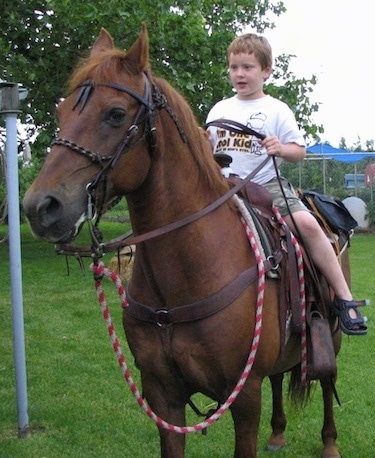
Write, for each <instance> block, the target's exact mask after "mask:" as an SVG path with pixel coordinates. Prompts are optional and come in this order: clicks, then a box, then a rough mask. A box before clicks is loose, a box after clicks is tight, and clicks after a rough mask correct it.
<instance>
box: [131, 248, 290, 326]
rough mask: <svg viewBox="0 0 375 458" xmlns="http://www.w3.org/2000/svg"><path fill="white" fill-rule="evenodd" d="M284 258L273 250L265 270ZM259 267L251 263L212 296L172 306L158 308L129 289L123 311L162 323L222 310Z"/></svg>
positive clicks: (204, 315) (180, 320) (242, 289)
mask: <svg viewBox="0 0 375 458" xmlns="http://www.w3.org/2000/svg"><path fill="white" fill-rule="evenodd" d="M281 258H282V253H281V252H277V253H275V254H274V257H273V260H272V262H271V261H269V260H265V261H264V268H265V270H266V272H267V271H269V270H270V269H273V268H274V267H275V265H276V264H278V263H279V262H280V261H281ZM257 271H258V268H257V266H252V267H250V268H249V269H247V270H245V271H244V272H242V273H241V274H240V275H239V276H238V277H236V278H235V279H234V280H232V281H231V282H230V283H228V284H227V285H226V286H224V287H223V288H222V289H220V290H219V291H217V292H216V293H214V294H213V295H212V296H210V297H209V298H207V299H203V300H200V301H198V302H194V303H192V304H187V305H182V306H179V307H175V308H173V309H162V308H160V309H155V308H152V307H150V306H148V305H144V304H141V303H140V302H137V301H136V300H134V299H133V298H132V297H131V296H130V294H129V292H128V291H127V293H126V296H127V301H128V304H129V306H128V307H126V308H124V311H125V312H126V313H128V314H129V315H131V316H132V317H133V318H136V319H137V320H141V321H148V322H150V323H155V324H157V325H159V326H168V325H169V324H172V323H186V322H190V321H197V320H202V319H203V318H207V317H209V316H211V315H214V314H215V313H217V312H219V311H220V310H223V309H224V308H225V307H227V306H228V305H229V304H231V303H232V302H233V301H234V300H235V299H236V298H237V297H239V296H240V294H241V293H242V292H243V291H244V290H245V289H246V288H247V287H248V286H249V285H250V284H251V283H252V282H253V281H254V280H255V279H256V278H257Z"/></svg>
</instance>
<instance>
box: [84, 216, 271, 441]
mask: <svg viewBox="0 0 375 458" xmlns="http://www.w3.org/2000/svg"><path fill="white" fill-rule="evenodd" d="M241 221H242V224H243V226H244V228H245V231H246V234H247V237H248V240H249V243H250V245H251V247H252V249H253V251H254V254H255V258H256V261H257V264H258V297H257V307H256V315H255V329H254V336H253V340H252V344H251V350H250V353H249V356H248V359H247V362H246V366H245V369H244V371H243V373H242V375H241V377H240V379H239V381H238V382H237V385H236V386H235V387H234V389H233V391H232V393H231V394H230V395H229V397H228V399H227V400H226V401H225V403H224V404H222V405H221V407H219V408H218V409H217V410H216V411H215V412H214V413H213V414H212V415H210V416H209V417H208V418H207V419H206V420H204V421H202V422H201V423H198V424H196V425H192V426H176V425H172V424H171V423H168V422H166V421H165V420H163V419H162V418H160V417H159V416H158V415H156V414H155V412H154V411H153V410H152V409H151V408H150V407H149V406H148V405H147V403H146V402H145V400H144V399H143V397H142V395H141V393H140V392H139V390H138V387H137V385H136V383H135V382H134V380H133V378H132V376H131V373H130V370H129V368H128V365H127V363H126V358H125V356H124V354H123V352H122V350H121V346H120V342H119V340H118V338H117V336H116V332H115V328H114V325H113V322H112V318H111V315H110V312H109V309H108V306H107V302H106V299H105V295H104V291H103V288H102V279H103V277H107V278H109V279H110V280H111V281H112V282H113V283H114V284H115V285H116V287H117V290H118V294H119V297H120V302H121V306H122V307H123V308H126V307H128V305H129V304H128V302H127V299H126V291H125V288H124V286H123V285H122V282H121V280H120V278H119V276H118V275H117V273H116V272H113V271H111V270H109V269H107V268H106V267H104V264H103V263H102V262H99V263H93V264H91V266H90V268H91V270H92V271H93V273H94V279H95V289H96V294H97V297H98V300H99V305H100V308H101V310H102V314H103V318H104V320H105V323H106V326H107V330H108V334H109V339H110V341H111V343H112V347H113V350H114V352H115V354H116V357H117V361H118V363H119V365H120V367H121V370H122V373H123V375H124V378H125V380H126V382H127V384H128V385H129V388H130V391H131V392H132V393H133V395H134V397H135V399H136V401H137V403H138V405H139V406H140V407H141V408H142V410H143V411H144V412H145V413H146V414H147V415H148V416H149V417H150V418H151V420H153V421H154V422H155V423H156V424H157V425H158V426H159V427H162V428H164V429H167V430H169V431H172V432H175V433H181V434H187V433H193V432H198V431H202V430H205V429H206V428H207V427H208V426H210V425H211V424H212V423H214V422H216V421H217V420H218V419H219V418H220V417H221V416H222V415H223V414H224V413H225V412H226V411H227V410H228V409H229V407H230V406H231V404H233V402H234V401H235V399H236V398H237V396H238V394H239V393H240V391H241V390H242V388H243V386H244V384H245V382H246V380H247V378H248V376H249V375H250V372H251V369H252V366H253V363H254V360H255V355H256V352H257V350H258V346H259V340H260V335H261V331H262V320H263V303H264V288H265V268H264V263H263V259H262V256H261V253H260V250H259V247H258V244H257V242H256V240H255V237H254V234H253V232H252V231H251V230H250V228H249V226H248V224H247V223H246V221H245V220H244V218H242V217H241Z"/></svg>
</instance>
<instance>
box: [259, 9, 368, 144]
mask: <svg viewBox="0 0 375 458" xmlns="http://www.w3.org/2000/svg"><path fill="white" fill-rule="evenodd" d="M283 2H284V5H285V7H286V8H287V11H286V12H285V13H283V14H282V15H281V16H279V17H275V18H274V22H275V25H276V28H275V29H274V30H267V31H265V33H264V35H265V36H266V37H267V38H268V40H269V42H270V44H271V46H272V48H273V53H274V56H277V55H280V54H284V53H286V54H294V55H296V58H293V60H292V65H291V67H290V68H291V70H292V72H293V73H294V74H295V75H296V76H297V77H303V76H304V77H308V78H309V77H311V75H312V74H315V75H316V76H317V78H318V83H317V85H316V86H315V88H314V91H313V92H312V94H311V101H312V102H318V103H320V105H319V112H318V113H316V114H314V118H313V119H314V122H316V123H317V124H322V125H323V126H324V129H325V133H324V134H322V135H321V138H322V140H323V141H327V142H329V143H330V144H331V145H332V146H336V147H338V146H339V143H340V140H341V138H344V139H345V140H346V145H347V146H348V147H351V146H353V145H354V144H356V143H357V142H358V140H360V142H361V144H362V147H363V148H364V147H365V144H366V141H367V140H374V139H375V3H374V2H371V1H368V0H356V1H350V0H283Z"/></svg>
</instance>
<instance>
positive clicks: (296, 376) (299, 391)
mask: <svg viewBox="0 0 375 458" xmlns="http://www.w3.org/2000/svg"><path fill="white" fill-rule="evenodd" d="M312 386H313V385H312V383H311V382H310V381H307V383H306V385H304V386H303V385H302V383H301V364H297V365H296V366H294V367H293V368H292V369H291V371H290V379H289V386H288V398H289V400H290V401H291V403H292V405H293V407H295V408H299V409H302V408H304V407H305V406H306V405H307V403H308V402H309V400H310V397H311V388H312Z"/></svg>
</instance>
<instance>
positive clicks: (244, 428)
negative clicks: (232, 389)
mask: <svg viewBox="0 0 375 458" xmlns="http://www.w3.org/2000/svg"><path fill="white" fill-rule="evenodd" d="M261 386H262V379H260V378H257V379H254V378H252V379H251V380H248V382H247V383H246V385H245V386H244V388H243V389H242V391H241V392H240V394H239V395H238V397H237V399H236V401H235V402H234V403H233V404H232V406H231V413H232V417H233V422H234V431H235V451H234V457H235V458H255V457H256V456H257V439H258V429H259V421H260V412H261V404H262V401H261V396H262V392H261Z"/></svg>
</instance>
